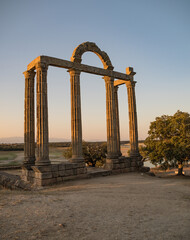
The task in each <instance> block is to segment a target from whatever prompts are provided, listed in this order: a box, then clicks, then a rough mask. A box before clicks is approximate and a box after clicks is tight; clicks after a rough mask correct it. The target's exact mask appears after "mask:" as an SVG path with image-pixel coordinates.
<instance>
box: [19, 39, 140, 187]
mask: <svg viewBox="0 0 190 240" xmlns="http://www.w3.org/2000/svg"><path fill="white" fill-rule="evenodd" d="M88 51H90V52H94V53H95V54H96V55H97V56H98V57H99V58H100V60H101V61H102V63H103V67H104V69H103V68H98V67H93V66H88V65H85V64H82V63H81V61H82V55H83V54H84V53H85V52H88ZM49 66H54V67H61V68H66V69H68V72H69V74H70V85H71V142H72V158H71V159H70V162H71V163H72V164H74V165H64V166H67V167H68V166H73V167H72V168H71V169H70V170H72V171H70V174H71V175H70V176H72V175H75V173H76V174H78V171H76V170H74V169H78V168H79V169H80V167H79V165H80V163H82V164H84V158H83V153H82V117H81V96H80V73H81V72H87V73H91V74H96V75H102V76H103V79H104V81H105V89H106V118H107V158H106V165H105V168H106V169H109V170H112V171H120V172H121V169H128V168H129V169H130V170H131V171H134V170H138V168H139V167H140V166H141V165H142V164H141V162H140V160H141V156H140V154H139V150H138V129H137V112H136V98H135V83H136V82H135V81H134V79H133V78H134V75H135V74H136V73H135V72H134V71H133V68H131V67H128V68H126V74H124V73H119V72H115V71H113V65H112V63H111V61H110V59H109V57H108V55H107V53H105V52H104V51H101V50H100V49H99V48H98V47H97V45H96V44H95V43H92V42H85V43H82V44H80V45H79V46H78V47H77V48H75V50H74V52H73V54H72V57H71V61H66V60H63V59H57V58H53V57H48V56H39V57H37V58H36V59H34V60H33V61H32V62H31V63H30V64H29V65H28V67H27V71H26V72H24V75H25V160H24V169H23V178H24V179H26V180H30V181H31V182H35V184H37V185H40V184H41V185H43V180H44V182H46V183H47V182H49V183H53V181H55V182H58V181H59V180H58V179H57V178H59V177H60V178H61V179H63V178H64V177H65V176H60V173H59V166H58V165H56V166H54V165H52V164H51V161H50V159H49V134H48V101H47V71H48V67H49ZM35 71H36V74H35ZM35 75H36V79H37V80H36V96H37V98H36V99H37V103H36V105H37V111H36V112H37V121H36V122H37V156H35V126H34V123H35V121H34V119H35V117H34V78H35ZM116 79H117V80H116ZM122 84H125V85H126V87H127V93H128V106H129V133H130V150H131V151H130V158H126V157H123V156H122V154H121V151H120V130H119V110H118V91H117V89H118V87H119V86H120V85H122ZM129 162H130V163H129ZM75 163H76V164H79V165H75ZM57 166H58V170H56V171H54V170H53V169H55V168H56V167H57ZM60 166H62V165H60ZM83 168H84V173H82V172H81V173H82V174H85V171H86V167H85V166H84V167H83ZM45 169H46V170H45ZM48 169H49V170H48ZM44 171H45V172H47V174H45V173H44ZM81 171H82V170H81ZM122 171H123V170H122ZM126 171H128V170H126ZM55 172H57V173H55ZM68 172H69V171H68ZM56 174H57V175H59V177H55V175H56ZM39 176H40V177H41V178H39ZM47 176H48V177H49V178H48V179H49V180H48V181H47V180H46V179H47V178H46V177H47ZM34 179H36V180H34ZM39 179H41V180H39ZM50 179H52V180H50ZM53 179H54V180H53ZM55 179H56V180H55ZM51 181H52V182H51ZM44 184H45V183H44ZM45 185H46V184H45Z"/></svg>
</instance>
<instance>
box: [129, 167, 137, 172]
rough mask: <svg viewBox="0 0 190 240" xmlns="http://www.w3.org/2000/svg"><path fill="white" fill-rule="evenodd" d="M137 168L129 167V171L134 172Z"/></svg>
mask: <svg viewBox="0 0 190 240" xmlns="http://www.w3.org/2000/svg"><path fill="white" fill-rule="evenodd" d="M137 169H138V168H137V167H130V170H131V172H136V171H137Z"/></svg>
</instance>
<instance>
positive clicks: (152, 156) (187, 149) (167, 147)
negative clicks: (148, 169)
mask: <svg viewBox="0 0 190 240" xmlns="http://www.w3.org/2000/svg"><path fill="white" fill-rule="evenodd" d="M144 145H145V146H144V147H142V148H141V154H142V155H143V157H145V158H147V159H149V160H150V161H151V162H152V163H153V164H154V165H160V166H161V167H162V168H163V169H167V168H169V167H176V166H178V175H181V174H182V172H183V164H184V162H185V161H187V160H188V159H189V158H190V115H189V113H186V112H181V111H177V112H176V113H175V114H174V115H173V116H168V115H163V116H161V117H157V118H156V120H155V121H154V122H151V124H150V128H149V131H148V137H147V138H146V140H145V142H144Z"/></svg>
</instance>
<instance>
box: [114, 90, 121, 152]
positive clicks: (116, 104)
mask: <svg viewBox="0 0 190 240" xmlns="http://www.w3.org/2000/svg"><path fill="white" fill-rule="evenodd" d="M118 88H119V87H118V86H115V87H114V98H115V113H116V115H115V117H116V137H117V153H118V156H121V155H122V154H121V148H120V128H119V106H118V105H119V104H118Z"/></svg>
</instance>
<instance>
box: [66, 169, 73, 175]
mask: <svg viewBox="0 0 190 240" xmlns="http://www.w3.org/2000/svg"><path fill="white" fill-rule="evenodd" d="M72 175H73V169H67V170H65V176H72Z"/></svg>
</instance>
